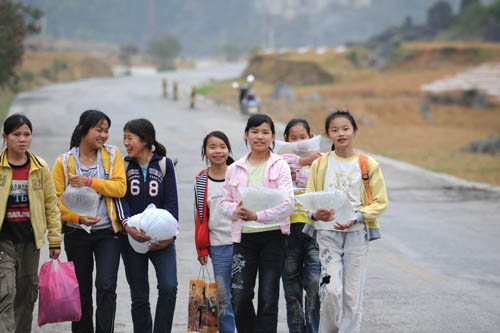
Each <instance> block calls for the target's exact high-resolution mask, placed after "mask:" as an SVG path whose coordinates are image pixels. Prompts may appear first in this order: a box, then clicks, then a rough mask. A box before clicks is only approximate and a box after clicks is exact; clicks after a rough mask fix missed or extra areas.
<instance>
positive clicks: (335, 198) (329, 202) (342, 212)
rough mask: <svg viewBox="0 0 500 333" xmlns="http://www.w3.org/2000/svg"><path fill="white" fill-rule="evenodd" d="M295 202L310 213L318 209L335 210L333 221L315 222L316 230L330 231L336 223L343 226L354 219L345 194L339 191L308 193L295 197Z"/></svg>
mask: <svg viewBox="0 0 500 333" xmlns="http://www.w3.org/2000/svg"><path fill="white" fill-rule="evenodd" d="M295 200H296V201H297V202H298V203H300V204H301V205H302V206H303V207H304V208H306V209H308V210H310V211H311V212H315V211H316V210H318V209H320V208H325V209H332V208H333V209H335V219H334V220H333V221H329V222H323V221H316V222H315V223H314V228H315V229H316V230H332V229H333V226H334V225H335V223H336V222H339V223H342V224H344V223H347V222H349V221H351V220H354V219H355V213H354V209H353V208H352V205H351V202H350V201H349V198H348V197H347V194H345V192H343V191H340V190H333V191H325V192H308V193H305V194H301V195H297V196H295Z"/></svg>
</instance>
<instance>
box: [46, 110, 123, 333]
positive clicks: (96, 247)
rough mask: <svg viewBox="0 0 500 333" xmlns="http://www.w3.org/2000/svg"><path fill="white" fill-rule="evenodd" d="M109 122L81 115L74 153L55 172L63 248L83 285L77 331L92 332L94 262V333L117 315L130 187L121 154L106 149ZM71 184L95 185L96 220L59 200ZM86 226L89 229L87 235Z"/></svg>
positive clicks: (97, 114)
mask: <svg viewBox="0 0 500 333" xmlns="http://www.w3.org/2000/svg"><path fill="white" fill-rule="evenodd" d="M110 126H111V120H110V119H109V117H108V116H107V115H106V114H104V113H103V112H101V111H97V110H87V111H85V112H83V113H82V114H81V115H80V120H79V122H78V125H76V128H75V130H74V132H73V135H72V136H71V143H70V150H69V151H68V152H66V153H64V154H62V155H61V156H59V158H58V159H57V161H56V163H55V165H54V168H53V170H52V177H53V178H54V183H55V186H56V192H57V196H58V199H59V200H58V203H59V208H60V210H61V219H62V221H63V224H64V230H65V234H64V247H65V250H66V254H67V256H68V260H70V261H73V262H74V265H75V272H76V278H77V280H78V284H79V286H80V301H81V306H82V319H81V320H80V321H74V322H73V323H72V324H71V325H72V331H73V332H94V324H93V320H92V316H93V304H92V303H93V300H92V272H93V270H94V257H95V263H96V281H95V285H96V289H97V290H96V296H97V297H96V302H97V309H96V312H95V313H96V328H95V331H96V332H111V331H112V330H113V327H114V319H115V311H116V280H117V276H118V266H119V263H120V239H119V238H118V237H117V236H116V234H117V233H118V232H119V231H120V230H121V223H120V221H119V220H118V215H117V206H116V204H115V199H116V198H121V197H123V196H124V195H125V191H126V189H127V183H126V179H125V171H124V165H123V159H122V155H121V154H120V150H118V148H116V147H115V146H111V145H107V144H106V141H107V140H108V138H109V127H110ZM68 185H71V187H84V186H87V187H91V188H92V189H94V190H95V191H96V192H97V193H98V194H99V198H100V200H99V205H98V208H97V214H96V216H82V215H79V214H77V213H76V212H73V211H71V210H69V209H68V208H67V207H66V206H65V205H64V204H63V203H62V201H61V195H62V193H63V192H64V190H65V189H66V187H67V186H68ZM83 225H85V226H87V227H91V229H89V231H86V230H85V228H84V227H83Z"/></svg>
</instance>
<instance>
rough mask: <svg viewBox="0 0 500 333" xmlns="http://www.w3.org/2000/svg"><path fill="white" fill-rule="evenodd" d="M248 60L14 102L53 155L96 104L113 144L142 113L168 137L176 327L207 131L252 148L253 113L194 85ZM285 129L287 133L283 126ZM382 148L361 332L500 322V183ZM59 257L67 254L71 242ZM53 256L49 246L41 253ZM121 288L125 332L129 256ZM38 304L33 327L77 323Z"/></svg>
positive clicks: (57, 89)
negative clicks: (385, 204) (248, 126)
mask: <svg viewBox="0 0 500 333" xmlns="http://www.w3.org/2000/svg"><path fill="white" fill-rule="evenodd" d="M243 68H244V65H243V64H236V65H214V66H211V67H206V68H204V69H198V70H183V71H177V72H171V73H166V74H163V75H159V74H157V75H147V76H134V77H124V78H113V79H91V80H84V81H79V82H74V83H67V84H58V85H53V86H49V87H44V88H41V89H38V90H34V91H31V92H25V93H23V94H21V95H19V96H18V98H17V99H16V101H15V102H14V104H13V106H12V108H11V112H10V113H14V112H23V113H24V114H26V115H27V116H28V117H29V118H30V119H31V121H32V123H33V130H34V133H33V144H32V147H31V150H32V151H33V152H34V153H36V154H38V155H40V156H42V157H43V158H45V159H46V161H47V162H48V163H49V165H53V163H54V161H55V159H56V157H57V156H58V155H59V154H61V153H62V152H65V151H67V150H68V146H69V140H70V136H71V133H72V131H73V129H74V127H75V126H76V124H77V122H78V117H79V115H80V113H81V112H82V111H84V110H86V109H90V108H96V109H99V110H102V111H104V112H105V113H107V114H108V115H109V116H110V118H111V120H112V125H111V129H110V140H109V141H108V143H111V144H115V145H117V146H118V147H119V148H120V149H122V150H123V144H122V143H121V137H122V128H123V125H124V124H125V122H126V121H128V120H130V119H133V118H139V117H145V118H148V119H150V120H151V121H153V123H154V125H155V128H156V131H157V138H158V141H159V142H162V143H164V144H165V146H166V147H167V150H168V155H169V156H171V157H177V158H178V159H179V164H178V166H177V181H178V192H179V204H180V214H179V215H180V221H179V223H180V236H179V237H178V239H177V241H176V246H177V265H178V268H177V269H178V279H179V288H178V294H177V306H176V311H175V318H174V329H173V331H174V332H185V331H186V322H187V295H188V288H187V287H188V282H189V280H190V279H193V278H195V277H196V276H197V274H198V269H199V265H198V263H197V260H196V251H195V248H194V244H193V243H194V232H193V225H194V223H193V177H194V175H195V174H196V173H197V172H199V171H200V170H201V169H202V168H203V167H204V163H203V162H202V161H201V159H200V148H201V143H202V138H203V136H204V134H205V133H206V132H207V131H209V130H215V129H219V130H223V131H224V132H226V134H228V136H229V138H230V140H231V143H232V145H233V152H234V154H233V155H234V156H235V157H236V158H238V157H241V156H242V155H243V154H244V153H245V152H246V151H247V150H246V147H245V145H244V142H243V132H244V127H245V118H244V117H242V116H241V115H240V114H239V112H238V111H235V110H231V109H229V108H227V107H225V106H221V105H216V104H214V103H213V102H211V101H208V100H204V99H199V100H198V101H197V104H196V108H195V109H194V110H193V109H190V108H189V101H188V93H189V90H190V87H191V85H193V84H195V85H197V86H200V85H201V84H202V83H206V82H209V80H211V79H216V80H219V79H229V78H232V77H235V76H237V75H239V74H240V73H241V71H242V70H243ZM164 76H166V77H167V78H168V81H169V82H170V83H171V82H172V81H173V80H178V81H179V85H180V92H181V96H180V99H179V101H177V102H174V101H172V100H171V99H170V98H167V99H165V98H163V97H162V94H161V78H162V77H164ZM170 93H171V92H170ZM236 96H237V94H236V92H235V98H237V97H236ZM278 128H279V129H278V133H277V137H278V138H280V135H281V133H282V129H281V128H282V126H281V125H279V126H278ZM358 135H362V133H359V134H358ZM377 159H378V160H379V161H380V162H381V167H382V170H383V173H384V177H385V179H386V184H387V188H388V194H389V209H388V210H387V212H386V213H385V214H384V216H383V217H382V218H381V219H380V223H381V226H382V238H381V239H380V240H377V241H374V242H372V243H371V244H370V250H369V267H368V273H367V280H366V286H365V302H364V314H363V322H362V332H498V331H500V310H499V309H500V298H499V295H500V241H499V238H500V218H499V216H500V204H499V203H500V189H499V188H498V187H497V188H494V187H491V186H487V185H482V184H476V183H471V182H466V181H462V180H460V179H457V178H454V177H450V176H446V175H441V174H436V173H432V172H429V171H426V170H423V169H421V168H417V167H414V166H412V165H409V164H406V163H401V162H398V161H394V160H391V159H387V158H384V157H377ZM63 252H64V251H63ZM61 259H62V260H63V261H65V260H66V256H65V254H64V253H63V255H62V256H61ZM47 260H48V251H47V249H46V248H44V249H43V251H42V255H41V263H43V262H45V261H47ZM150 266H151V265H150ZM149 275H150V281H151V286H152V288H151V303H152V309H154V307H155V303H156V289H155V287H154V286H155V284H156V278H155V274H154V270H153V269H152V267H151V268H150V272H149ZM117 293H118V306H117V313H116V321H115V322H116V324H115V332H132V320H131V316H130V293H129V290H128V285H127V282H126V279H125V274H124V270H123V265H121V266H120V272H119V280H118V289H117ZM37 307H38V305H36V307H35V314H34V321H33V332H68V331H69V330H70V328H69V327H70V325H69V323H62V324H50V325H46V326H43V327H42V328H38V327H37V321H36V316H37ZM285 316H286V308H285V303H284V299H283V292H282V291H281V295H280V312H279V327H278V331H279V332H286V331H287V326H286V317H285Z"/></svg>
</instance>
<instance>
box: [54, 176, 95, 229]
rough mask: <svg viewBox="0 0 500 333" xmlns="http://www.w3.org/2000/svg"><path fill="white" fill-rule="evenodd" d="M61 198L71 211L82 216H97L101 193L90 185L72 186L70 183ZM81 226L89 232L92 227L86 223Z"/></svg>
mask: <svg viewBox="0 0 500 333" xmlns="http://www.w3.org/2000/svg"><path fill="white" fill-rule="evenodd" d="M61 200H62V202H63V204H64V206H66V208H68V209H69V210H70V211H72V212H75V213H77V214H78V215H82V216H92V217H96V215H97V208H98V207H99V194H97V192H96V191H95V190H94V189H92V188H90V187H72V186H71V185H69V186H68V187H66V189H65V190H64V192H63V194H62V195H61ZM80 226H81V228H82V229H83V230H85V231H87V232H88V233H90V229H91V228H92V227H88V226H86V225H84V224H81V225H80Z"/></svg>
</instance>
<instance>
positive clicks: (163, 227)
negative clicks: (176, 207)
mask: <svg viewBox="0 0 500 333" xmlns="http://www.w3.org/2000/svg"><path fill="white" fill-rule="evenodd" d="M127 225H128V226H129V227H134V228H136V229H137V230H140V231H144V233H145V234H146V235H148V236H149V237H151V240H149V241H147V242H144V243H140V242H138V241H136V240H135V239H134V238H132V236H130V235H128V240H129V242H130V245H131V246H132V248H133V249H134V251H135V252H138V253H146V252H148V251H149V245H151V244H152V243H154V242H158V241H162V240H167V239H170V238H172V237H174V236H177V235H178V234H179V224H178V222H177V220H176V219H175V217H173V216H172V214H170V213H169V212H168V211H167V210H165V209H161V208H156V206H155V205H154V204H149V205H148V207H146V209H145V210H144V212H142V213H140V214H136V215H134V216H131V217H130V218H129V219H128V220H127Z"/></svg>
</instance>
